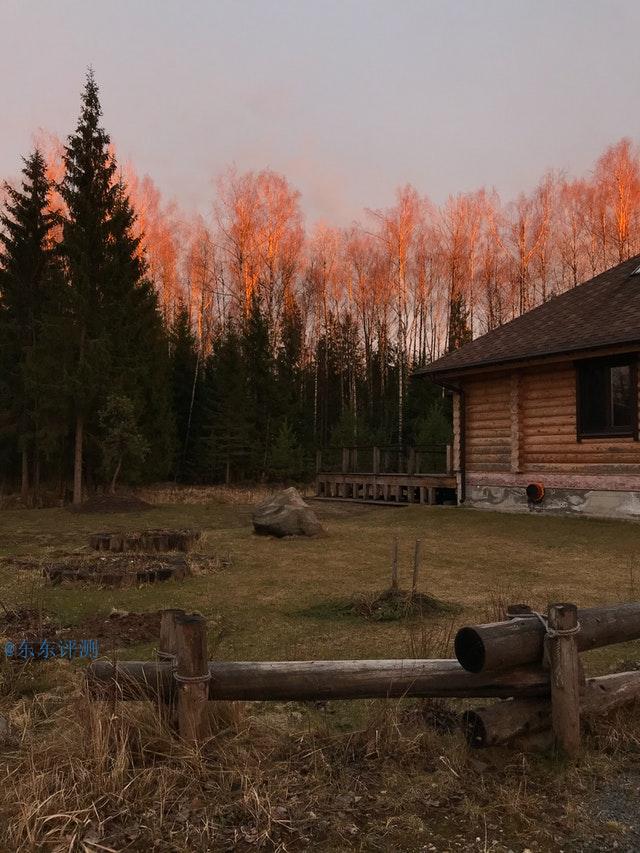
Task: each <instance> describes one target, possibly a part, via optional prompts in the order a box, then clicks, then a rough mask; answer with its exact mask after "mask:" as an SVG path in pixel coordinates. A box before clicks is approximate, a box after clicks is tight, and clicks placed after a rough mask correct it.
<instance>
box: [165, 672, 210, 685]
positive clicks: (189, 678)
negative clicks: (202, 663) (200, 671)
mask: <svg viewBox="0 0 640 853" xmlns="http://www.w3.org/2000/svg"><path fill="white" fill-rule="evenodd" d="M173 677H174V678H175V680H176V681H177V682H179V683H180V684H201V683H202V684H204V683H205V682H206V681H211V673H210V672H207V673H206V675H179V674H178V673H177V672H174V673H173Z"/></svg>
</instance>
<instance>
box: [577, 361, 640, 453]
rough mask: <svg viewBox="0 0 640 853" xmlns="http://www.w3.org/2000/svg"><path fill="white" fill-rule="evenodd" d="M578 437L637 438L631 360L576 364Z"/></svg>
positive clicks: (635, 380)
mask: <svg viewBox="0 0 640 853" xmlns="http://www.w3.org/2000/svg"><path fill="white" fill-rule="evenodd" d="M577 388H578V397H577V404H578V437H579V438H580V437H588V436H599V435H632V436H634V438H636V437H637V420H638V415H637V379H636V363H635V358H633V359H632V358H628V357H625V358H624V359H620V358H617V359H594V360H593V361H584V362H581V363H579V364H578V365H577Z"/></svg>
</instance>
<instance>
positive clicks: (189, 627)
mask: <svg viewBox="0 0 640 853" xmlns="http://www.w3.org/2000/svg"><path fill="white" fill-rule="evenodd" d="M175 623H176V658H177V663H176V670H175V673H173V675H174V678H175V681H177V682H178V730H179V732H180V736H181V737H182V738H184V740H186V741H189V742H190V743H194V744H198V743H200V742H201V741H202V740H204V739H205V738H206V737H207V736H208V735H209V734H210V731H209V720H208V716H207V699H208V694H209V681H210V680H211V675H210V673H209V666H208V662H207V621H206V619H205V618H204V617H203V616H199V615H197V614H195V613H191V614H182V615H181V616H177V617H176V620H175Z"/></svg>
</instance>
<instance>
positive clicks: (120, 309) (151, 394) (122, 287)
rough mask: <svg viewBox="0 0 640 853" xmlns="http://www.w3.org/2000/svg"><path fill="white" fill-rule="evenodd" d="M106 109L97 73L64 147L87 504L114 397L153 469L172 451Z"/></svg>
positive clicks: (161, 348) (78, 474)
mask: <svg viewBox="0 0 640 853" xmlns="http://www.w3.org/2000/svg"><path fill="white" fill-rule="evenodd" d="M101 115H102V110H101V107H100V101H99V97H98V87H97V85H96V82H95V79H94V76H93V72H92V71H89V73H88V74H87V80H86V84H85V88H84V92H83V94H82V109H81V113H80V118H79V120H78V125H77V128H76V132H75V133H74V134H73V135H71V136H70V137H69V141H68V144H67V146H66V147H65V154H64V162H65V169H66V174H65V177H64V180H63V181H62V184H61V186H60V192H61V195H62V197H63V199H64V201H65V203H66V206H67V211H68V212H67V215H66V217H65V219H64V223H63V238H62V245H61V250H62V255H63V259H64V264H65V270H66V274H67V278H68V284H69V288H68V291H69V315H70V318H71V323H70V329H69V335H70V340H71V344H72V348H73V366H72V370H71V387H70V392H71V393H70V397H71V407H72V410H73V415H74V436H75V441H74V466H73V467H74V488H73V501H74V503H79V502H81V500H82V483H83V479H82V476H83V461H84V457H85V433H86V434H88V435H90V436H91V435H92V432H93V436H92V437H93V438H96V439H98V438H99V431H100V427H99V423H98V420H97V411H98V410H99V409H100V407H101V404H102V402H103V401H104V399H105V397H106V396H109V395H112V394H117V395H119V396H122V397H126V398H127V399H129V400H131V402H132V405H133V407H134V417H135V419H136V421H137V423H138V424H139V427H140V430H141V432H142V435H143V437H144V438H148V439H152V440H153V450H152V452H151V453H150V457H149V460H148V461H149V469H150V473H151V472H154V473H156V474H160V473H162V469H163V467H164V469H165V472H166V467H167V461H168V460H169V459H170V456H171V440H172V418H171V410H170V402H169V396H168V393H169V392H168V381H167V380H168V354H167V342H166V335H165V332H164V327H163V324H162V320H161V317H160V314H159V311H158V305H157V297H156V294H155V292H154V290H153V288H152V285H151V283H150V282H149V281H148V279H147V278H146V263H145V260H144V257H143V255H142V252H141V248H140V238H139V237H138V236H135V235H134V224H135V215H134V212H133V209H132V207H131V204H130V202H129V199H128V196H127V193H126V189H125V187H124V185H123V184H122V182H118V181H117V180H116V172H117V165H116V162H115V159H114V157H113V156H112V154H111V151H110V148H109V143H110V140H109V136H108V134H107V133H106V131H105V130H104V129H103V128H102V127H101V125H100V119H101ZM95 443H96V442H93V443H92V445H90V446H95ZM163 460H165V462H164V465H163ZM96 462H97V461H96Z"/></svg>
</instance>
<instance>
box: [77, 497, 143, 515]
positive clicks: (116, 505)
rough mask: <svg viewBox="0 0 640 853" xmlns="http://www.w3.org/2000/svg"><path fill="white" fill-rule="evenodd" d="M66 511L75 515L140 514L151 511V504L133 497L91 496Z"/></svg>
mask: <svg viewBox="0 0 640 853" xmlns="http://www.w3.org/2000/svg"><path fill="white" fill-rule="evenodd" d="M67 509H68V510H69V512H77V513H93V512H95V513H100V512H102V513H111V512H142V511H143V510H146V509H151V504H150V503H147V502H146V501H143V500H142V499H141V498H136V497H134V496H133V495H93V496H92V497H90V498H89V499H88V500H86V501H85V502H84V503H81V504H79V505H73V504H72V505H71V506H68V507H67Z"/></svg>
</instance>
